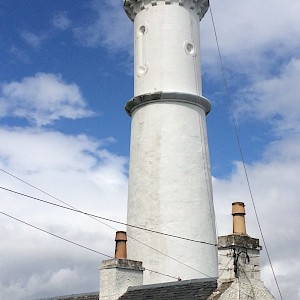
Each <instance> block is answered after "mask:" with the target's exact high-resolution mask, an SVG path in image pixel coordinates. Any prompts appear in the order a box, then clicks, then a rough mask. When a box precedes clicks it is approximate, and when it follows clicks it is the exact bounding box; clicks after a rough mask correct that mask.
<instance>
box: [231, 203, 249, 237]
mask: <svg viewBox="0 0 300 300" xmlns="http://www.w3.org/2000/svg"><path fill="white" fill-rule="evenodd" d="M245 215H246V212H245V204H244V203H243V202H234V203H232V216H233V233H234V234H247V233H246V223H245Z"/></svg>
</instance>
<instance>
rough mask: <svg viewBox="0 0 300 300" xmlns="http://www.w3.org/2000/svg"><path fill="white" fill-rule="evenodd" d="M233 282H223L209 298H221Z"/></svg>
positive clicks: (211, 299) (216, 299)
mask: <svg viewBox="0 0 300 300" xmlns="http://www.w3.org/2000/svg"><path fill="white" fill-rule="evenodd" d="M232 284H233V281H227V282H223V283H221V284H220V285H219V286H218V288H217V289H216V290H215V291H214V292H213V293H212V294H211V296H210V297H208V299H207V300H218V299H220V298H221V296H222V295H223V294H224V293H225V291H226V290H227V289H229V288H230V287H231V285H232Z"/></svg>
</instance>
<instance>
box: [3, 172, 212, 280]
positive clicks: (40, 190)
mask: <svg viewBox="0 0 300 300" xmlns="http://www.w3.org/2000/svg"><path fill="white" fill-rule="evenodd" d="M0 171H2V172H4V173H5V174H7V175H9V176H11V177H13V178H15V179H17V180H19V181H21V182H23V183H25V184H27V185H28V186H30V187H32V188H34V189H36V190H38V191H39V192H41V193H44V194H45V195H47V196H49V197H51V198H53V199H55V200H57V201H59V202H61V203H63V204H66V205H67V206H69V207H71V208H73V209H76V210H78V209H77V208H75V207H74V206H72V205H70V204H68V203H67V202H64V201H62V200H61V199H59V198H57V197H55V196H53V195H51V194H49V193H47V192H45V191H43V190H42V189H40V188H38V187H36V186H34V185H32V184H30V183H28V182H26V181H25V180H23V179H21V178H19V177H17V176H15V175H13V174H11V173H10V172H8V171H6V170H4V169H2V168H0ZM87 216H88V217H90V218H92V219H94V220H95V221H98V222H100V223H101V224H104V225H106V226H108V227H109V228H112V229H114V230H115V231H117V229H116V228H114V227H112V226H110V225H108V224H107V223H105V222H102V221H100V220H98V219H97V218H96V217H93V216H89V215H87ZM127 237H128V238H131V239H133V240H134V241H136V242H138V243H140V244H142V245H144V246H146V247H148V248H150V249H152V250H153V251H155V252H157V253H159V254H161V255H163V256H166V257H168V258H169V259H171V260H173V261H175V262H177V263H179V264H181V265H183V266H185V267H188V268H190V269H192V270H194V271H196V272H198V273H199V274H202V275H204V276H206V277H208V278H212V277H210V276H209V275H207V274H205V273H203V272H201V271H200V270H197V269H195V268H193V267H191V266H189V265H187V264H185V263H183V262H181V261H179V260H178V259H176V258H174V257H171V256H170V255H167V254H165V253H163V252H161V251H159V250H157V249H155V248H153V247H151V246H149V245H147V244H146V243H144V242H142V241H139V240H137V239H136V238H134V237H131V236H129V235H127Z"/></svg>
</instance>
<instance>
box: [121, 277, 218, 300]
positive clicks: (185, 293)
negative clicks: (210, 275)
mask: <svg viewBox="0 0 300 300" xmlns="http://www.w3.org/2000/svg"><path fill="white" fill-rule="evenodd" d="M216 288H217V280H214V279H193V280H185V281H179V282H170V283H163V284H152V285H142V286H137V287H129V288H128V290H127V292H126V293H125V294H124V295H123V296H121V297H120V298H119V300H151V299H153V300H170V299H172V300H195V299H197V300H206V299H207V298H208V297H209V296H210V295H211V294H212V293H213V292H214V290H215V289H216Z"/></svg>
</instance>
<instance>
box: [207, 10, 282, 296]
mask: <svg viewBox="0 0 300 300" xmlns="http://www.w3.org/2000/svg"><path fill="white" fill-rule="evenodd" d="M210 15H211V20H212V24H213V29H214V35H215V39H216V44H217V48H218V55H219V61H220V66H221V71H222V76H223V81H224V85H225V90H226V98H227V103H228V110H229V114H230V116H231V119H232V124H233V127H234V133H235V136H236V140H237V144H238V149H239V153H240V156H241V160H242V164H243V169H244V173H245V176H246V181H247V186H248V190H249V193H250V198H251V202H252V205H253V208H254V213H255V216H256V220H257V224H258V227H259V231H260V234H261V237H262V241H263V244H264V247H265V250H266V254H267V257H268V260H269V264H270V267H271V270H272V273H273V277H274V279H275V283H276V286H277V289H278V292H279V294H280V298H281V300H283V297H282V293H281V290H280V287H279V284H278V281H277V278H276V275H275V271H274V268H273V264H272V261H271V258H270V254H269V250H268V247H267V244H266V241H265V238H264V235H263V231H262V227H261V225H260V221H259V218H258V213H257V209H256V205H255V202H254V197H253V193H252V189H251V185H250V180H249V176H248V171H247V167H246V163H245V159H244V154H243V151H242V146H241V141H240V138H239V133H238V130H237V125H236V121H235V118H234V116H233V112H232V101H231V98H230V97H229V89H228V84H227V79H226V76H225V69H224V65H223V59H222V55H221V50H220V46H219V40H218V35H217V30H216V26H215V22H214V18H213V13H212V8H211V5H210Z"/></svg>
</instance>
